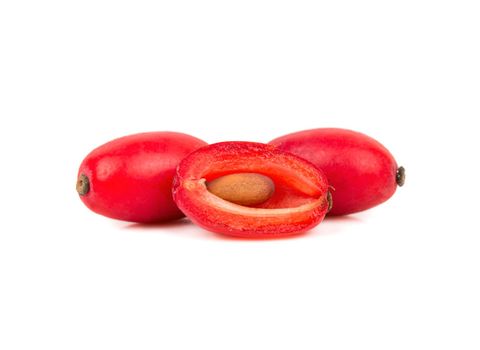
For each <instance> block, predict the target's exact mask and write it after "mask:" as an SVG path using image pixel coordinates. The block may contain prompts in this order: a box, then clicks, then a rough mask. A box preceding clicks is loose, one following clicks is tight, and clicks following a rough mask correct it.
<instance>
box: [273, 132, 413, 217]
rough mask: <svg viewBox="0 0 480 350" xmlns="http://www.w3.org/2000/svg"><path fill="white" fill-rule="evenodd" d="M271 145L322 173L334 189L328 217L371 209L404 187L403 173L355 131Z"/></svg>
mask: <svg viewBox="0 0 480 350" xmlns="http://www.w3.org/2000/svg"><path fill="white" fill-rule="evenodd" d="M270 144H272V145H275V146H277V147H279V148H280V149H281V150H284V151H288V152H291V153H293V154H296V155H297V156H299V157H302V158H304V159H306V160H308V161H310V162H312V163H313V164H315V165H316V166H317V167H319V168H320V169H322V170H323V171H324V172H325V174H326V176H327V178H328V181H329V184H330V185H331V186H332V187H333V190H332V191H331V192H332V197H333V208H332V210H331V211H330V212H329V213H328V215H344V214H350V213H355V212H359V211H362V210H366V209H369V208H372V207H374V206H376V205H378V204H380V203H382V202H384V201H386V200H387V199H389V198H390V197H391V196H392V195H393V194H394V193H395V190H396V188H397V184H398V185H400V186H401V185H403V181H404V176H405V174H404V169H403V168H398V166H397V163H396V161H395V159H394V158H393V156H392V155H391V154H390V152H389V151H388V150H387V149H386V148H385V147H384V146H383V145H382V144H381V143H379V142H378V141H376V140H374V139H373V138H371V137H369V136H367V135H364V134H361V133H359V132H356V131H352V130H345V129H337V128H323V129H313V130H305V131H300V132H296V133H292V134H289V135H285V136H282V137H279V138H277V139H275V140H273V141H270Z"/></svg>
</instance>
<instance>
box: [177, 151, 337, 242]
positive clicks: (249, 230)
mask: <svg viewBox="0 0 480 350" xmlns="http://www.w3.org/2000/svg"><path fill="white" fill-rule="evenodd" d="M238 173H256V174H261V175H265V176H267V177H269V178H270V179H271V180H272V181H273V182H274V187H275V190H274V193H273V195H272V196H271V197H269V198H268V199H267V200H266V201H265V202H263V203H261V204H258V205H256V206H253V207H252V206H243V205H239V204H234V203H232V202H229V201H227V200H224V199H222V198H220V197H217V196H216V195H214V194H213V193H211V192H209V191H208V189H207V186H206V183H207V182H209V181H212V180H215V179H217V178H220V177H222V176H225V175H229V174H238ZM173 195H174V199H175V202H176V203H177V205H178V207H179V208H180V209H181V210H182V211H183V212H184V213H185V214H186V215H187V216H188V217H189V218H190V219H191V220H192V221H194V222H195V223H197V224H198V225H199V226H201V227H203V228H205V229H207V230H210V231H213V232H217V233H222V234H226V235H231V236H237V237H247V238H270V237H280V236H287V235H293V234H299V233H302V232H305V231H307V230H309V229H311V228H312V227H314V226H316V225H317V224H319V223H320V222H321V221H322V219H323V218H324V216H325V214H326V212H327V210H328V208H329V196H328V183H327V179H326V177H325V175H324V174H323V173H322V171H320V170H319V169H317V168H316V167H315V166H314V165H313V164H311V163H309V162H307V161H305V160H304V159H301V158H299V157H296V156H294V155H293V154H290V153H288V152H283V151H281V150H279V149H277V148H276V147H274V146H271V145H265V144H261V143H253V142H221V143H217V144H214V145H210V146H207V147H203V148H201V149H199V150H197V151H195V152H193V153H191V154H190V155H189V156H187V157H186V158H185V159H184V160H182V162H181V163H180V165H179V166H178V168H177V175H176V177H175V181H174V187H173Z"/></svg>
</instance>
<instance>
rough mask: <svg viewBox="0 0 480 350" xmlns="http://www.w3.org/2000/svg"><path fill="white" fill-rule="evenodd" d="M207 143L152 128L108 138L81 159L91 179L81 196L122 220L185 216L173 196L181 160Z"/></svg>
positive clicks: (82, 169) (81, 171) (98, 210)
mask: <svg viewBox="0 0 480 350" xmlns="http://www.w3.org/2000/svg"><path fill="white" fill-rule="evenodd" d="M205 145H206V143H205V142H204V141H202V140H200V139H197V138H195V137H193V136H190V135H186V134H182V133H176V132H148V133H141V134H135V135H129V136H125V137H121V138H118V139H115V140H113V141H110V142H108V143H106V144H104V145H102V146H100V147H98V148H96V149H95V150H93V151H92V152H90V153H89V154H88V155H87V157H85V159H84V160H83V162H82V164H81V165H80V169H79V171H78V176H79V177H80V175H82V174H84V175H86V176H87V177H88V179H89V184H90V189H89V191H88V193H86V194H84V195H81V196H80V199H81V200H82V201H83V202H84V203H85V205H86V206H87V207H88V208H90V209H91V210H92V211H94V212H96V213H98V214H101V215H104V216H107V217H110V218H114V219H118V220H124V221H132V222H141V223H151V222H162V221H167V220H173V219H178V218H181V217H182V216H184V215H183V213H182V212H181V211H180V210H179V209H178V208H177V206H176V205H175V203H174V201H173V198H172V192H171V190H172V182H173V177H174V175H175V169H176V167H177V165H178V163H180V161H181V160H182V159H183V158H184V157H185V156H186V155H188V154H189V153H191V152H192V151H194V150H196V149H198V148H200V147H202V146H205Z"/></svg>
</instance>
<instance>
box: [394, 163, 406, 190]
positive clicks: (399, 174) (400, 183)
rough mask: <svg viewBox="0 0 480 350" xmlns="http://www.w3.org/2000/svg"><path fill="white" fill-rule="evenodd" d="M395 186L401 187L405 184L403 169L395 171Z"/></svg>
mask: <svg viewBox="0 0 480 350" xmlns="http://www.w3.org/2000/svg"><path fill="white" fill-rule="evenodd" d="M396 180H397V185H398V186H400V187H402V186H403V185H404V184H405V168H404V167H403V166H401V167H400V168H398V169H397V177H396Z"/></svg>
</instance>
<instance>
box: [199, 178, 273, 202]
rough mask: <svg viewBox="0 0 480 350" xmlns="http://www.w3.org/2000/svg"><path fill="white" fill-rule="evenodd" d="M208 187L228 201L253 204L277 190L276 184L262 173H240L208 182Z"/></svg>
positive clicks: (264, 199) (267, 197) (265, 199)
mask: <svg viewBox="0 0 480 350" xmlns="http://www.w3.org/2000/svg"><path fill="white" fill-rule="evenodd" d="M207 189H208V190H209V191H210V192H211V193H213V194H214V195H216V196H217V197H220V198H222V199H224V200H226V201H229V202H232V203H235V204H239V205H244V206H252V205H258V204H261V203H263V202H265V201H267V200H268V199H270V197H272V195H273V193H274V192H275V184H274V183H273V181H272V179H270V178H269V177H268V176H265V175H262V174H257V173H238V174H230V175H224V176H221V177H219V178H216V179H214V180H212V181H209V182H207Z"/></svg>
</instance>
